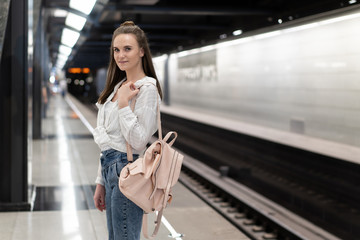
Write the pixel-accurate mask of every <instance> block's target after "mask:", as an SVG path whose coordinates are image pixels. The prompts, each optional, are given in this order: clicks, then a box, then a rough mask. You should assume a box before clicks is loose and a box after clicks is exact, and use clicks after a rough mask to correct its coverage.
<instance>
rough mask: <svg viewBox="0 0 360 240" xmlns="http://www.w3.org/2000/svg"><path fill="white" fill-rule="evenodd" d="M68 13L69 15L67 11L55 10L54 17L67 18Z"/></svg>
mask: <svg viewBox="0 0 360 240" xmlns="http://www.w3.org/2000/svg"><path fill="white" fill-rule="evenodd" d="M67 13H68V12H67V11H65V10H61V9H55V10H54V11H53V16H54V17H66V15H67Z"/></svg>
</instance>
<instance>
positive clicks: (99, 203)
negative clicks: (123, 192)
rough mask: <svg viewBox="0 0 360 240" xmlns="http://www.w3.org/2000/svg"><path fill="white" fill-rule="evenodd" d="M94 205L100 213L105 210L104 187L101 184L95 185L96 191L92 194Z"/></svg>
mask: <svg viewBox="0 0 360 240" xmlns="http://www.w3.org/2000/svg"><path fill="white" fill-rule="evenodd" d="M94 203H95V207H96V208H97V209H99V210H100V211H101V212H102V211H103V210H106V205H105V187H104V186H103V185H101V184H97V185H96V189H95V193H94Z"/></svg>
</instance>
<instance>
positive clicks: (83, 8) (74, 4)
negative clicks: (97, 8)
mask: <svg viewBox="0 0 360 240" xmlns="http://www.w3.org/2000/svg"><path fill="white" fill-rule="evenodd" d="M95 3H96V0H70V3H69V6H70V7H71V8H73V9H76V10H78V11H80V12H83V13H85V14H86V15H89V14H90V12H91V11H92V9H93V8H94V5H95Z"/></svg>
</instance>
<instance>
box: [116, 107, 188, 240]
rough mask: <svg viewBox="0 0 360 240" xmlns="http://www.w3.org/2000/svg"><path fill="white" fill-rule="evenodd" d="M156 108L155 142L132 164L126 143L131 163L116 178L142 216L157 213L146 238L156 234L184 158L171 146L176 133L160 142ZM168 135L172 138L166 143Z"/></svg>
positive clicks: (144, 231)
mask: <svg viewBox="0 0 360 240" xmlns="http://www.w3.org/2000/svg"><path fill="white" fill-rule="evenodd" d="M133 102H135V101H133ZM133 105H134V104H132V109H133V107H134V106H133ZM157 109H158V110H157V121H158V135H159V139H158V140H156V141H155V142H154V143H152V144H151V146H150V147H149V148H148V149H146V151H145V154H144V156H143V157H140V158H138V159H137V160H136V161H135V162H132V160H133V158H132V150H131V147H130V146H129V144H127V155H128V161H129V162H131V163H129V164H128V165H127V166H125V167H124V168H123V169H122V171H121V173H120V177H119V188H120V191H121V192H122V193H123V194H124V195H125V196H126V197H127V198H128V199H130V200H131V201H133V202H134V203H135V204H136V205H138V206H139V207H140V208H142V209H143V210H144V212H145V213H146V214H147V213H150V212H154V211H158V216H157V219H156V221H155V229H154V231H153V233H152V235H151V236H150V238H154V237H155V236H156V234H157V232H158V231H159V227H160V224H161V217H162V214H163V210H164V208H165V207H166V206H167V204H168V203H170V202H171V199H172V195H171V188H172V187H173V186H174V185H175V183H177V181H178V179H179V175H180V171H181V165H182V162H183V158H184V156H183V155H181V154H180V153H179V152H177V151H176V150H175V149H173V148H172V147H171V146H172V145H173V143H174V142H175V140H176V138H177V133H176V132H169V133H168V134H166V136H165V137H164V139H162V131H161V122H160V108H159V102H158V106H157ZM172 135H173V136H174V138H173V139H172V140H171V141H170V142H169V143H168V140H169V138H170V137H171V136H172ZM146 214H144V216H143V228H142V230H143V234H144V236H145V238H149V236H148V233H147V215H146Z"/></svg>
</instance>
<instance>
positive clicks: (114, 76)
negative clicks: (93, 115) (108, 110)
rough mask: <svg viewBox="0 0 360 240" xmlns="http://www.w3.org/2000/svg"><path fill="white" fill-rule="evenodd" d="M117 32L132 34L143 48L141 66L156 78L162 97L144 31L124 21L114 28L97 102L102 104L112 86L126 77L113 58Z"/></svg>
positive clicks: (145, 71)
mask: <svg viewBox="0 0 360 240" xmlns="http://www.w3.org/2000/svg"><path fill="white" fill-rule="evenodd" d="M119 34H134V35H135V37H136V40H137V42H138V44H139V47H140V48H142V49H143V50H144V56H143V58H142V61H141V62H142V67H143V70H144V73H145V75H146V76H149V77H152V78H155V79H156V87H157V89H158V92H159V95H160V97H161V98H162V91H161V87H160V83H159V80H158V79H157V76H156V73H155V69H154V64H153V62H152V57H151V52H150V48H149V45H148V41H147V38H146V35H145V33H144V31H143V30H142V29H141V28H139V27H138V26H137V25H135V24H134V22H132V21H126V22H124V23H122V24H121V25H120V27H118V28H117V29H115V31H114V33H113V37H112V40H111V47H110V60H109V67H108V71H107V75H106V83H105V88H104V90H103V91H102V93H101V94H100V97H99V99H98V102H99V103H101V104H104V103H105V102H106V99H107V98H108V97H109V96H110V94H111V93H112V92H113V91H114V87H115V86H116V84H118V83H119V82H120V81H121V80H122V79H124V78H125V77H126V73H125V71H122V70H120V68H119V67H118V66H117V65H116V62H115V60H114V48H113V44H114V39H115V38H116V37H117V36H118V35H119Z"/></svg>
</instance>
